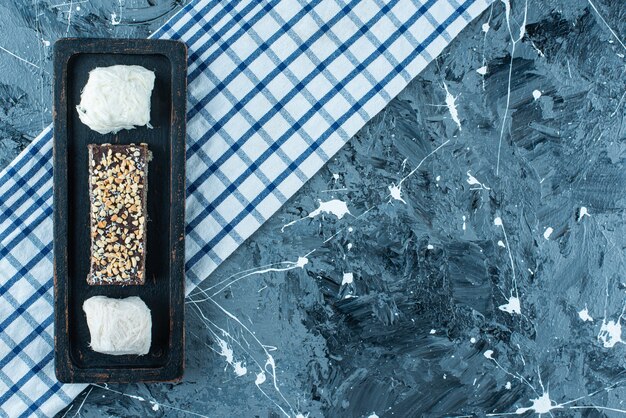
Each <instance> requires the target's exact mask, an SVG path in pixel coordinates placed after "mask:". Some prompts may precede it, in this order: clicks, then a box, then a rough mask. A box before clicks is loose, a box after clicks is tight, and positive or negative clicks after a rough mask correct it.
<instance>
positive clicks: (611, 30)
mask: <svg viewBox="0 0 626 418" xmlns="http://www.w3.org/2000/svg"><path fill="white" fill-rule="evenodd" d="M587 1H588V2H589V4H590V5H591V7H593V10H595V12H596V13H597V14H598V16H599V17H600V19H601V20H602V22H603V23H604V24H605V25H606V27H607V28H608V29H609V31H610V32H611V34H612V35H613V36H614V37H615V39H617V42H619V44H620V45H621V46H622V48H624V49H626V45H624V43H623V42H622V40H621V39H620V38H619V36H617V33H615V31H614V30H613V29H612V28H611V27H610V26H609V24H608V23H607V21H606V20H605V19H604V17H602V15H601V14H600V12H599V11H598V9H596V6H595V5H594V4H593V3H592V2H591V0H587Z"/></svg>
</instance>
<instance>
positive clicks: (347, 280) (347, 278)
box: [341, 273, 354, 286]
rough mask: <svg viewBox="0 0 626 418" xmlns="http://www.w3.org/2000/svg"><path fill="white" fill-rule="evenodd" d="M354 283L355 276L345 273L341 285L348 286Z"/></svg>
mask: <svg viewBox="0 0 626 418" xmlns="http://www.w3.org/2000/svg"><path fill="white" fill-rule="evenodd" d="M351 283H354V275H353V274H352V273H344V274H343V280H341V285H342V286H343V285H348V284H351Z"/></svg>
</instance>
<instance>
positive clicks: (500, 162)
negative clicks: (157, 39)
mask: <svg viewBox="0 0 626 418" xmlns="http://www.w3.org/2000/svg"><path fill="white" fill-rule="evenodd" d="M184 3H185V2H184V1H173V0H171V1H164V0H136V1H131V0H119V1H113V0H111V1H105V0H97V1H95V0H94V1H79V0H74V1H65V0H63V1H62V0H56V1H52V0H33V1H32V2H25V1H22V0H8V1H5V2H2V4H0V15H2V16H3V19H2V24H1V25H0V40H1V41H0V47H1V48H0V166H5V165H6V164H7V163H8V162H9V161H10V160H11V159H12V158H13V157H14V156H15V155H16V154H17V153H18V152H19V150H20V149H22V148H23V147H24V146H26V145H27V144H28V142H29V141H30V140H32V138H33V137H34V136H35V135H36V134H37V133H38V132H39V131H40V130H41V128H42V127H43V126H45V125H47V124H48V123H50V121H51V114H50V110H51V105H50V103H51V91H50V90H51V88H50V84H51V63H50V59H51V52H52V44H53V43H54V41H55V40H56V39H57V38H59V37H64V36H99V37H145V36H147V35H148V34H149V33H150V31H151V30H154V29H155V28H156V27H158V26H159V25H160V24H162V23H163V22H164V21H165V20H166V19H167V17H169V16H171V14H172V13H174V12H175V11H176V10H178V8H180V7H181V6H182V4H184ZM505 6H506V5H505V3H504V2H496V3H494V4H493V6H492V7H491V8H489V9H488V10H487V11H486V12H485V13H484V14H483V15H482V16H481V17H479V18H478V19H477V20H476V21H475V22H473V23H472V24H470V25H469V26H468V28H467V29H465V31H463V32H462V33H461V35H460V36H459V37H458V38H457V39H455V40H454V41H453V42H452V44H451V45H450V46H449V47H448V48H447V49H446V50H445V51H444V53H443V54H442V55H441V56H440V57H439V58H438V59H437V60H436V61H434V62H433V63H431V64H430V65H429V66H428V68H427V69H426V70H425V71H424V72H423V73H422V74H421V75H420V76H419V77H417V79H415V80H414V81H413V82H412V83H411V84H410V85H409V86H408V87H407V88H406V90H405V91H404V92H402V93H401V94H400V95H399V96H398V97H397V98H396V99H394V100H393V101H392V102H391V103H390V104H389V105H388V106H387V107H386V108H385V109H384V110H383V111H382V112H381V113H380V114H379V115H377V116H376V117H375V118H374V119H373V120H372V121H370V123H368V124H367V126H366V127H364V128H363V129H362V130H361V131H360V132H359V133H358V134H357V135H356V136H355V137H354V138H353V139H352V140H351V142H350V143H349V144H348V145H347V146H346V147H345V148H344V149H342V150H341V151H340V152H339V153H338V154H337V155H336V156H335V157H334V158H333V159H332V161H330V162H329V163H328V165H327V166H326V167H325V168H324V169H323V170H322V171H320V173H318V174H317V175H316V176H315V177H314V178H313V179H312V180H311V181H310V182H308V183H307V184H306V185H305V186H304V187H303V188H302V190H301V191H300V192H299V193H298V194H297V195H296V196H294V197H293V198H292V199H291V200H290V201H289V202H288V203H287V204H286V205H285V206H284V207H283V208H282V209H281V210H280V211H279V213H277V214H276V215H275V216H274V217H273V218H272V219H271V220H270V221H269V222H267V223H266V224H265V225H264V226H263V227H261V228H260V229H259V231H258V232H257V233H256V234H255V235H254V236H253V237H252V238H250V239H249V240H248V241H247V242H246V243H245V244H244V245H243V246H242V247H241V248H240V249H239V250H238V251H237V252H236V253H235V254H234V255H233V256H232V257H231V258H229V259H228V260H227V261H226V262H225V263H224V264H223V265H222V266H221V267H220V268H219V269H218V270H217V271H216V272H215V273H213V274H212V275H211V277H209V279H208V280H206V281H205V283H204V284H203V285H202V288H204V289H206V290H207V292H210V294H211V295H213V294H215V296H214V297H213V299H212V300H207V301H200V299H202V297H201V295H197V294H196V295H195V296H194V295H193V294H192V297H191V298H190V299H189V302H188V304H187V312H186V314H187V337H186V338H187V357H186V362H187V369H186V374H185V378H184V380H183V381H182V382H181V383H178V384H147V385H146V384H132V385H109V386H108V387H104V386H102V387H96V386H91V387H89V388H88V389H87V390H86V391H85V392H83V394H81V395H80V396H79V397H78V398H77V399H76V400H75V402H74V403H73V404H72V405H70V406H69V407H68V408H67V409H66V410H64V411H61V412H60V413H59V416H75V415H76V416H77V415H82V416H88V417H96V416H124V417H128V416H180V417H184V416H210V417H240V416H242V417H243V416H246V417H247V416H270V417H278V416H281V415H290V416H296V415H298V414H301V416H310V417H321V416H328V417H370V416H379V417H387V416H388V417H419V416H427V417H444V416H446V417H452V416H468V417H483V416H502V415H506V414H509V415H527V416H531V415H537V414H548V413H550V414H552V415H553V416H567V417H570V416H573V417H604V416H606V417H614V416H615V417H617V416H622V415H624V414H626V405H625V404H624V402H625V401H626V389H625V388H624V386H625V385H626V356H625V354H626V344H625V342H624V341H626V334H623V332H622V324H623V323H624V320H625V319H626V318H624V315H625V309H626V304H625V302H626V293H625V290H626V278H625V277H624V271H625V267H626V266H625V262H624V255H625V254H624V248H625V244H626V241H625V239H624V235H625V232H626V231H625V228H624V214H625V212H624V207H625V203H626V202H625V200H626V190H625V189H626V171H625V170H624V158H625V155H626V154H625V151H626V147H625V139H626V124H625V118H624V116H625V114H626V113H625V110H624V109H625V108H626V103H625V101H626V99H625V93H626V83H625V79H626V78H625V73H626V65H625V59H624V57H625V54H626V47H625V46H624V40H625V39H626V25H625V23H624V22H626V7H624V2H623V1H621V0H614V1H608V0H603V1H601V0H594V1H593V2H592V1H588V0H587V1H585V0H560V1H557V0H546V1H539V0H529V1H528V3H527V4H526V3H525V2H523V1H519V0H517V1H515V0H514V1H512V4H511V10H510V14H509V15H508V19H507V13H506V7H505ZM524 23H525V24H524ZM522 28H523V31H521V30H520V29H522ZM520 35H521V36H520ZM442 144H444V145H442ZM441 145H442V146H441ZM322 204H324V205H325V206H323V207H324V208H327V209H329V210H328V212H326V213H321V214H319V211H317V212H316V210H317V209H318V208H320V206H321V205H322ZM346 211H347V213H346ZM262 371H264V373H262Z"/></svg>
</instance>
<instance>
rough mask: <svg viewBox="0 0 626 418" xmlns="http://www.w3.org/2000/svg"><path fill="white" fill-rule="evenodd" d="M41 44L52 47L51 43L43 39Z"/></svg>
mask: <svg viewBox="0 0 626 418" xmlns="http://www.w3.org/2000/svg"><path fill="white" fill-rule="evenodd" d="M41 42H42V43H43V44H44V46H50V41H48V40H45V39H42V40H41Z"/></svg>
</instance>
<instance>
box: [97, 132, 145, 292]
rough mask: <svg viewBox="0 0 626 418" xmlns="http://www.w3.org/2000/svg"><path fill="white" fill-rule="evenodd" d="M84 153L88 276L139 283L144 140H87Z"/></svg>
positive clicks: (107, 281)
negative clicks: (89, 142)
mask: <svg viewBox="0 0 626 418" xmlns="http://www.w3.org/2000/svg"><path fill="white" fill-rule="evenodd" d="M106 148H108V150H107V149H106ZM113 148H114V149H115V152H114V151H113ZM142 150H143V151H144V152H143V153H142ZM89 154H90V163H89V168H90V173H89V175H90V181H89V184H90V197H91V211H90V216H91V237H92V255H91V272H90V274H89V276H88V282H89V283H90V284H142V283H143V281H144V276H145V275H144V271H143V270H144V268H145V265H144V260H145V248H144V245H145V242H144V237H145V229H146V224H145V213H144V211H145V205H146V202H145V199H146V194H145V187H144V186H145V184H146V182H147V159H148V155H147V154H148V151H147V146H145V145H144V144H142V145H141V146H137V145H130V146H120V145H108V144H106V145H90V146H89ZM98 161H99V162H100V163H99V164H98V163H97V162H98Z"/></svg>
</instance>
